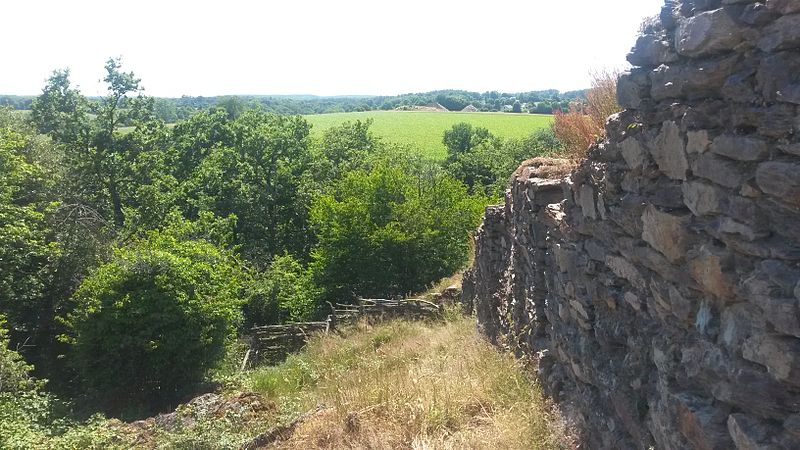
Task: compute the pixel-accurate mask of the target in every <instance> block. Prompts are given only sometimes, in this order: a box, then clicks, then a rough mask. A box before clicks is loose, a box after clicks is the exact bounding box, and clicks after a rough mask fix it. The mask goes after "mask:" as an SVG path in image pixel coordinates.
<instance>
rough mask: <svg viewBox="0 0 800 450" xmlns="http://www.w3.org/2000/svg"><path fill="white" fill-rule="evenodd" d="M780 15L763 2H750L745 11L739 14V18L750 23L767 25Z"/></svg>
mask: <svg viewBox="0 0 800 450" xmlns="http://www.w3.org/2000/svg"><path fill="white" fill-rule="evenodd" d="M777 17H778V14H777V13H776V12H775V11H773V10H770V9H769V8H768V7H767V6H765V5H764V4H763V3H750V4H749V5H747V6H745V7H744V12H742V15H741V16H739V20H740V21H741V22H743V23H746V24H748V25H755V26H761V25H766V24H768V23H770V22H772V21H773V20H775V19H776V18H777Z"/></svg>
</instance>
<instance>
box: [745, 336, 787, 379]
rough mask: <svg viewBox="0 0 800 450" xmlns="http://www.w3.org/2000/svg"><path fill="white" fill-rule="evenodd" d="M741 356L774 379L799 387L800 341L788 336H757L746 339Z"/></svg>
mask: <svg viewBox="0 0 800 450" xmlns="http://www.w3.org/2000/svg"><path fill="white" fill-rule="evenodd" d="M742 356H743V357H744V359H746V360H748V361H753V362H755V363H758V364H761V365H762V366H765V367H766V368H767V371H768V372H769V373H770V374H771V375H772V376H773V377H775V378H776V379H778V380H781V381H785V382H787V383H789V384H791V385H793V386H798V385H800V339H796V338H793V337H788V336H772V335H758V336H753V337H750V338H748V339H747V340H746V341H745V342H744V345H743V346H742Z"/></svg>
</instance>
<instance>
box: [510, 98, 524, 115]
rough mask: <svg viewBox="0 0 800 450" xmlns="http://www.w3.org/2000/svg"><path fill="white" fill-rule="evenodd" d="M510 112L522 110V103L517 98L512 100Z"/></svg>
mask: <svg viewBox="0 0 800 450" xmlns="http://www.w3.org/2000/svg"><path fill="white" fill-rule="evenodd" d="M511 112H514V113H521V112H522V103H520V102H519V100H514V103H513V104H512V105H511Z"/></svg>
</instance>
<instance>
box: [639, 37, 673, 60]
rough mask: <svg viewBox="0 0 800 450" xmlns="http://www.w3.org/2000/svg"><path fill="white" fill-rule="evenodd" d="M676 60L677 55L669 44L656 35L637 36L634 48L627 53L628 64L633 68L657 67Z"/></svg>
mask: <svg viewBox="0 0 800 450" xmlns="http://www.w3.org/2000/svg"><path fill="white" fill-rule="evenodd" d="M677 60H678V54H677V53H675V50H673V49H672V46H671V45H670V43H669V42H667V41H664V40H662V39H661V37H660V36H656V35H643V36H639V39H637V41H636V46H635V47H633V50H631V52H630V53H628V62H630V63H631V64H633V65H634V66H658V65H659V64H664V63H671V62H674V61H677Z"/></svg>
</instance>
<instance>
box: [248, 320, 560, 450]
mask: <svg viewBox="0 0 800 450" xmlns="http://www.w3.org/2000/svg"><path fill="white" fill-rule="evenodd" d="M346 334H347V335H346V336H335V335H328V336H320V337H317V338H315V339H314V340H313V341H312V343H311V344H310V345H309V346H308V348H307V350H306V351H305V352H304V353H302V354H300V355H296V356H293V357H291V358H290V359H289V360H287V362H286V363H284V364H283V365H282V366H278V367H276V368H263V369H260V370H257V371H255V372H253V373H252V374H251V375H250V376H249V387H250V388H251V389H253V390H255V391H257V392H261V393H263V394H264V395H265V396H267V397H268V398H270V397H271V398H274V399H276V400H277V402H278V403H279V404H283V405H285V406H284V407H285V408H286V414H287V416H290V415H292V414H297V413H298V412H299V411H305V410H310V409H313V408H314V407H315V406H316V405H319V404H324V405H325V406H326V409H324V410H323V411H322V412H321V413H319V414H315V415H313V416H311V418H310V419H308V420H307V421H305V422H303V423H302V424H301V425H299V426H298V428H296V429H295V431H294V433H293V434H292V435H291V436H290V437H289V438H288V439H286V440H284V441H281V442H278V443H276V444H275V446H276V447H277V448H287V449H288V448H308V449H323V448H324V449H334V448H335V449H339V448H372V449H396V448H413V449H434V448H436V449H469V448H475V449H484V448H498V449H536V448H547V449H552V448H570V447H572V444H571V443H570V442H569V440H568V439H567V438H566V437H565V436H566V435H567V433H566V432H565V430H564V427H563V426H561V425H560V421H559V419H558V415H557V414H555V413H553V412H551V410H550V408H549V407H548V406H547V405H546V404H545V401H544V399H543V397H542V394H541V393H540V390H539V388H538V387H537V386H536V385H535V384H533V383H532V382H531V381H530V380H529V379H528V378H527V377H526V376H525V375H524V372H523V370H522V369H521V368H520V366H519V364H518V362H517V361H516V360H515V359H514V358H513V357H512V356H511V355H508V354H502V353H500V352H498V351H497V350H496V349H495V348H493V347H491V346H490V345H489V344H487V343H486V342H485V341H484V340H483V339H481V338H480V337H479V336H478V335H477V333H476V331H475V326H474V323H473V320H472V319H469V318H458V319H455V320H452V321H450V322H447V323H427V324H426V323H421V322H406V321H395V322H388V323H384V324H380V325H369V324H365V323H362V324H359V325H358V326H357V327H356V328H355V329H353V330H351V331H350V332H348V333H346Z"/></svg>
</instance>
